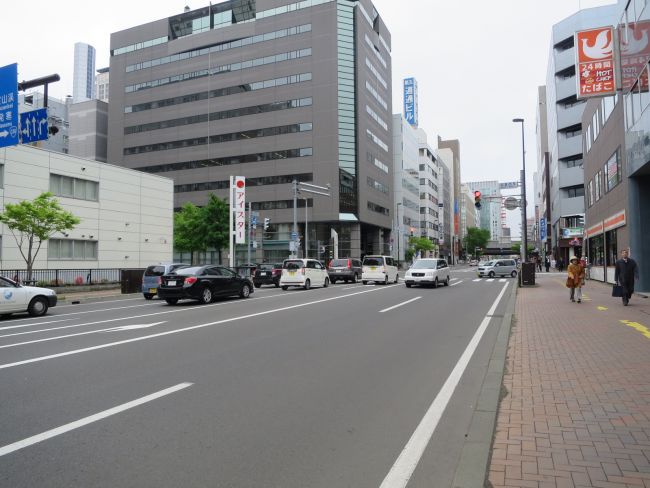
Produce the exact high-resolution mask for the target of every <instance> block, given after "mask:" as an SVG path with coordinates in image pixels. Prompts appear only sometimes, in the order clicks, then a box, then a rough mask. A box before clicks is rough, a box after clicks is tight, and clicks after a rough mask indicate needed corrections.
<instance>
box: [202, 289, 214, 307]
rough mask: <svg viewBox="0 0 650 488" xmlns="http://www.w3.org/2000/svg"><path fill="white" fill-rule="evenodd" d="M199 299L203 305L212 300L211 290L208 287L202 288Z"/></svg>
mask: <svg viewBox="0 0 650 488" xmlns="http://www.w3.org/2000/svg"><path fill="white" fill-rule="evenodd" d="M200 301H201V303H203V304H204V305H205V304H208V303H211V302H212V290H211V289H210V288H209V287H207V286H206V287H205V288H203V291H202V292H201V299H200Z"/></svg>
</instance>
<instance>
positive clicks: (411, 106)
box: [404, 78, 418, 127]
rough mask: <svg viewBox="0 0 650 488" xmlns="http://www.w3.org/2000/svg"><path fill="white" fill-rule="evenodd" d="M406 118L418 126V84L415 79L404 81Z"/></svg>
mask: <svg viewBox="0 0 650 488" xmlns="http://www.w3.org/2000/svg"><path fill="white" fill-rule="evenodd" d="M404 118H405V119H406V121H407V122H408V123H409V124H411V125H413V126H416V127H417V125H418V82H417V81H416V80H415V78H405V79H404Z"/></svg>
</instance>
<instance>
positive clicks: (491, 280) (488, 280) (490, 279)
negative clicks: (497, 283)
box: [485, 278, 494, 283]
mask: <svg viewBox="0 0 650 488" xmlns="http://www.w3.org/2000/svg"><path fill="white" fill-rule="evenodd" d="M485 281H487V282H488V283H492V282H493V281H494V278H488V279H487V280H485Z"/></svg>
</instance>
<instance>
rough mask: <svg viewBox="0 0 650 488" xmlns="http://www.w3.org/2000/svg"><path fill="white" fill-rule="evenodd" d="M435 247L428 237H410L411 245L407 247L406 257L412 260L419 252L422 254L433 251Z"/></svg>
mask: <svg viewBox="0 0 650 488" xmlns="http://www.w3.org/2000/svg"><path fill="white" fill-rule="evenodd" d="M434 248H435V246H434V244H433V242H431V239H428V238H427V237H409V247H408V248H407V249H406V251H405V253H404V257H405V258H406V259H407V260H408V261H410V260H411V259H413V257H414V256H416V255H417V254H418V252H419V253H420V255H422V254H423V253H424V252H428V251H433V250H434Z"/></svg>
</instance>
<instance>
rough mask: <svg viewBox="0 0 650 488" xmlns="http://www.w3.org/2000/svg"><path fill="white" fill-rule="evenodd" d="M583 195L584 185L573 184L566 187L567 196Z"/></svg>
mask: <svg viewBox="0 0 650 488" xmlns="http://www.w3.org/2000/svg"><path fill="white" fill-rule="evenodd" d="M584 196H585V187H584V186H574V187H572V188H568V189H567V198H577V197H584Z"/></svg>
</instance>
